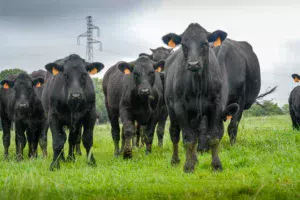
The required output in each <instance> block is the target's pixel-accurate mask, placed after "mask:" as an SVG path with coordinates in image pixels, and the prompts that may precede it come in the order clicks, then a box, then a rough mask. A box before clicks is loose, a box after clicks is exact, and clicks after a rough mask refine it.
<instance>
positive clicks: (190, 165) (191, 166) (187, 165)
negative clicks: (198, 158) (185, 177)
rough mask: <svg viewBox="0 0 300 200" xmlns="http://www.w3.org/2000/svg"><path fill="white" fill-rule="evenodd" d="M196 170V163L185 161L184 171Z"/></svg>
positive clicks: (191, 171)
mask: <svg viewBox="0 0 300 200" xmlns="http://www.w3.org/2000/svg"><path fill="white" fill-rule="evenodd" d="M194 170H195V164H194V163H188V162H187V163H185V165H184V172H185V173H193V172H194Z"/></svg>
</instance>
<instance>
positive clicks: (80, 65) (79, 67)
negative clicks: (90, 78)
mask: <svg viewBox="0 0 300 200" xmlns="http://www.w3.org/2000/svg"><path fill="white" fill-rule="evenodd" d="M85 66H86V64H85V62H84V61H83V60H79V59H75V60H74V59H72V60H68V61H66V63H65V64H64V72H66V73H68V72H75V71H79V72H80V71H81V72H84V71H86V69H85Z"/></svg>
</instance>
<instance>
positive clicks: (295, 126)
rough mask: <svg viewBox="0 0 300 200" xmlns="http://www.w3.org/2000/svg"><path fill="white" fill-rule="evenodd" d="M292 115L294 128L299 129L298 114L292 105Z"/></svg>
mask: <svg viewBox="0 0 300 200" xmlns="http://www.w3.org/2000/svg"><path fill="white" fill-rule="evenodd" d="M290 115H291V119H292V123H293V129H295V130H299V124H298V120H297V116H296V115H295V113H294V112H293V111H292V108H291V107H290Z"/></svg>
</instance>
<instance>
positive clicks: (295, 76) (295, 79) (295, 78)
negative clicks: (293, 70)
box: [292, 74, 300, 83]
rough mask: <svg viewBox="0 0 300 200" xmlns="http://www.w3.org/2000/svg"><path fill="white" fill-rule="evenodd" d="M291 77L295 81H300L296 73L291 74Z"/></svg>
mask: <svg viewBox="0 0 300 200" xmlns="http://www.w3.org/2000/svg"><path fill="white" fill-rule="evenodd" d="M292 78H293V79H294V81H295V83H298V82H300V76H299V75H298V74H292Z"/></svg>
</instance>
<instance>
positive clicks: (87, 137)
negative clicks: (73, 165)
mask: <svg viewBox="0 0 300 200" xmlns="http://www.w3.org/2000/svg"><path fill="white" fill-rule="evenodd" d="M95 122H96V115H92V114H90V115H88V116H86V117H84V121H83V128H84V130H83V134H82V143H83V146H84V148H85V150H86V155H87V163H88V165H91V166H96V160H95V158H94V155H93V153H92V151H91V148H92V146H93V134H94V126H95Z"/></svg>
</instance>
